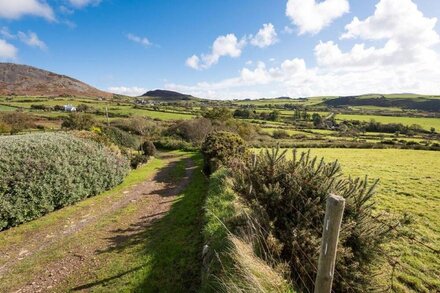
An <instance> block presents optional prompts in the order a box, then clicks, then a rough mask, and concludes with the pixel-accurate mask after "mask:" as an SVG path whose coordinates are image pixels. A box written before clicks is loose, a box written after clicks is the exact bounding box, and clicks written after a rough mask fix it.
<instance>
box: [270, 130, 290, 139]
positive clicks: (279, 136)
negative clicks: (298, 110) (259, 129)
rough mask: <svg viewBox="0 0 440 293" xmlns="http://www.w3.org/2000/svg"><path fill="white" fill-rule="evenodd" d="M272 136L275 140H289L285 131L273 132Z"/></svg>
mask: <svg viewBox="0 0 440 293" xmlns="http://www.w3.org/2000/svg"><path fill="white" fill-rule="evenodd" d="M272 136H273V138H275V139H283V138H289V137H290V135H289V134H288V133H287V131H285V130H274V132H273V134H272Z"/></svg>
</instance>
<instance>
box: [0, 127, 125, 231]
mask: <svg viewBox="0 0 440 293" xmlns="http://www.w3.org/2000/svg"><path fill="white" fill-rule="evenodd" d="M128 170H129V165H128V162H127V161H126V160H125V159H123V158H121V157H118V156H117V155H115V154H113V153H111V152H110V151H108V149H106V148H104V147H102V146H100V145H99V144H97V143H95V142H92V141H88V140H84V139H80V138H76V137H73V136H70V135H68V134H64V133H61V134H60V133H52V134H49V133H38V134H28V135H16V136H4V137H0V230H2V229H5V228H8V227H11V226H16V225H18V224H20V223H24V222H27V221H30V220H32V219H36V218H38V217H40V216H42V215H44V214H46V213H49V212H51V211H53V210H55V209H59V208H61V207H64V206H67V205H70V204H72V203H75V202H77V201H80V200H82V199H84V198H87V197H90V196H94V195H97V194H99V193H101V192H103V191H105V190H108V189H110V188H112V187H113V186H115V185H117V184H119V183H121V182H122V180H123V179H124V177H125V175H126V174H127V173H128Z"/></svg>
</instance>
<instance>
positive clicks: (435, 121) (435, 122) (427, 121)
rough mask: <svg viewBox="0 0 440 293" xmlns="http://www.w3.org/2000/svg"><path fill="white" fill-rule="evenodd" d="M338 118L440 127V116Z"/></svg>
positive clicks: (350, 115) (341, 118) (361, 116)
mask: <svg viewBox="0 0 440 293" xmlns="http://www.w3.org/2000/svg"><path fill="white" fill-rule="evenodd" d="M336 120H359V121H365V122H369V121H370V120H376V121H377V122H381V123H402V124H403V125H412V124H418V125H420V126H421V127H423V128H424V129H425V130H430V128H431V127H434V128H435V129H440V118H423V117H396V116H379V115H352V114H337V115H336Z"/></svg>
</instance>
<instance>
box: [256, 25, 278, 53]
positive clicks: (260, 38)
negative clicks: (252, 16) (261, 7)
mask: <svg viewBox="0 0 440 293" xmlns="http://www.w3.org/2000/svg"><path fill="white" fill-rule="evenodd" d="M277 41H278V35H277V32H276V30H275V27H274V26H273V24H271V23H265V24H263V27H262V28H261V29H260V30H259V31H258V33H257V34H256V35H255V37H252V38H251V44H252V45H254V46H257V47H260V48H264V47H269V46H271V45H273V44H275V43H276V42H277Z"/></svg>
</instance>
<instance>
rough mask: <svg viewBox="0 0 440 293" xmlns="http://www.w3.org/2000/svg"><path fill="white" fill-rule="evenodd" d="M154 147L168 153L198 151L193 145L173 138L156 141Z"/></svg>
mask: <svg viewBox="0 0 440 293" xmlns="http://www.w3.org/2000/svg"><path fill="white" fill-rule="evenodd" d="M154 145H155V146H156V148H157V149H161V150H168V151H174V150H182V151H189V152H191V151H195V150H197V148H196V147H194V146H193V145H192V144H191V143H189V142H186V141H184V140H181V139H176V138H173V137H163V138H161V139H160V140H157V141H155V142H154Z"/></svg>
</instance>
